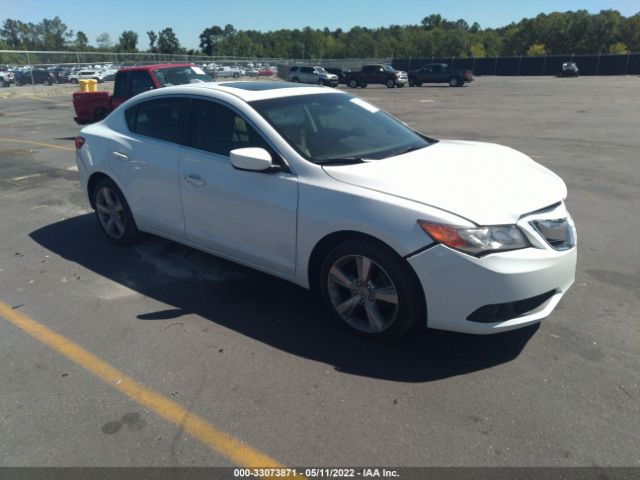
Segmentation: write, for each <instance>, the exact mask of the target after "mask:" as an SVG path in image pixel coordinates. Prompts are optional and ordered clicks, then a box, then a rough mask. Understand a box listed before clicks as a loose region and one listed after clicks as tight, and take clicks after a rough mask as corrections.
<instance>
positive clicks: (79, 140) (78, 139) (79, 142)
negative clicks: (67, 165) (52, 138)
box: [74, 135, 85, 150]
mask: <svg viewBox="0 0 640 480" xmlns="http://www.w3.org/2000/svg"><path fill="white" fill-rule="evenodd" d="M74 141H75V144H76V150H80V149H81V148H82V146H83V145H84V142H85V138H84V137H81V136H80V135H78V136H77V137H76V138H75V139H74Z"/></svg>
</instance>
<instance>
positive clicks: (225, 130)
mask: <svg viewBox="0 0 640 480" xmlns="http://www.w3.org/2000/svg"><path fill="white" fill-rule="evenodd" d="M191 146H192V147H193V148H197V149H200V150H205V151H207V152H212V153H217V154H219V155H225V156H229V152H230V151H231V150H233V149H236V148H246V147H261V148H265V149H267V150H269V151H270V152H271V148H270V147H269V145H268V144H267V143H266V142H265V141H264V139H263V138H262V137H261V136H260V134H258V132H256V131H255V130H254V128H253V127H252V126H251V125H250V124H248V123H247V122H246V121H245V120H244V118H242V117H241V116H240V115H238V114H237V113H235V112H234V111H233V110H231V109H229V108H227V107H225V106H224V105H221V104H219V103H215V102H209V101H206V100H193V103H192V106H191ZM272 156H273V153H272Z"/></svg>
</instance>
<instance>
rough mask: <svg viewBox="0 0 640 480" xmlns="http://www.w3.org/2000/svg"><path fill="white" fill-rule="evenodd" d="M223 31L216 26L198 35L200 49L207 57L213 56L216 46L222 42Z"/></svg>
mask: <svg viewBox="0 0 640 480" xmlns="http://www.w3.org/2000/svg"><path fill="white" fill-rule="evenodd" d="M223 34H224V30H222V28H220V27H219V26H218V25H214V26H212V27H209V28H205V29H204V30H203V31H202V33H201V34H200V49H201V50H202V51H203V52H204V53H206V54H207V55H209V56H211V55H213V52H214V50H215V47H216V45H217V44H218V43H219V42H220V41H221V40H223V38H224V35H223Z"/></svg>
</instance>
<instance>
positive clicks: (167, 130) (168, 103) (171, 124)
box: [127, 97, 189, 143]
mask: <svg viewBox="0 0 640 480" xmlns="http://www.w3.org/2000/svg"><path fill="white" fill-rule="evenodd" d="M188 105H189V104H188V100H187V99H186V98H180V97H169V98H159V99H157V100H149V101H147V102H143V103H139V104H138V105H136V106H135V107H132V108H130V109H129V110H127V124H128V125H129V128H131V126H132V122H131V118H130V116H131V117H133V116H134V115H135V118H136V121H135V125H133V127H134V128H133V129H132V131H134V132H135V133H137V134H139V135H146V136H147V137H152V138H157V139H159V140H164V141H166V142H172V143H184V139H185V136H186V135H185V132H186V123H187V120H186V117H187V108H188ZM135 110H137V111H135ZM132 111H133V112H132ZM129 112H131V114H130V113H129Z"/></svg>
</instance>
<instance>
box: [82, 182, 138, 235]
mask: <svg viewBox="0 0 640 480" xmlns="http://www.w3.org/2000/svg"><path fill="white" fill-rule="evenodd" d="M92 198H93V205H94V208H95V211H96V217H98V223H99V224H100V227H102V231H103V232H104V233H105V235H106V236H107V238H109V240H111V241H112V242H114V243H117V244H119V245H129V244H131V243H134V242H135V241H136V240H138V238H139V237H140V232H139V231H138V227H137V226H136V222H135V221H134V219H133V215H131V210H130V209H129V205H128V204H127V201H126V200H125V198H124V195H123V194H122V192H121V191H120V189H119V188H118V186H117V185H116V184H115V183H114V182H113V180H111V179H110V178H105V179H103V180H100V181H99V182H98V184H97V185H96V186H95V188H94V189H93V196H92Z"/></svg>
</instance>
